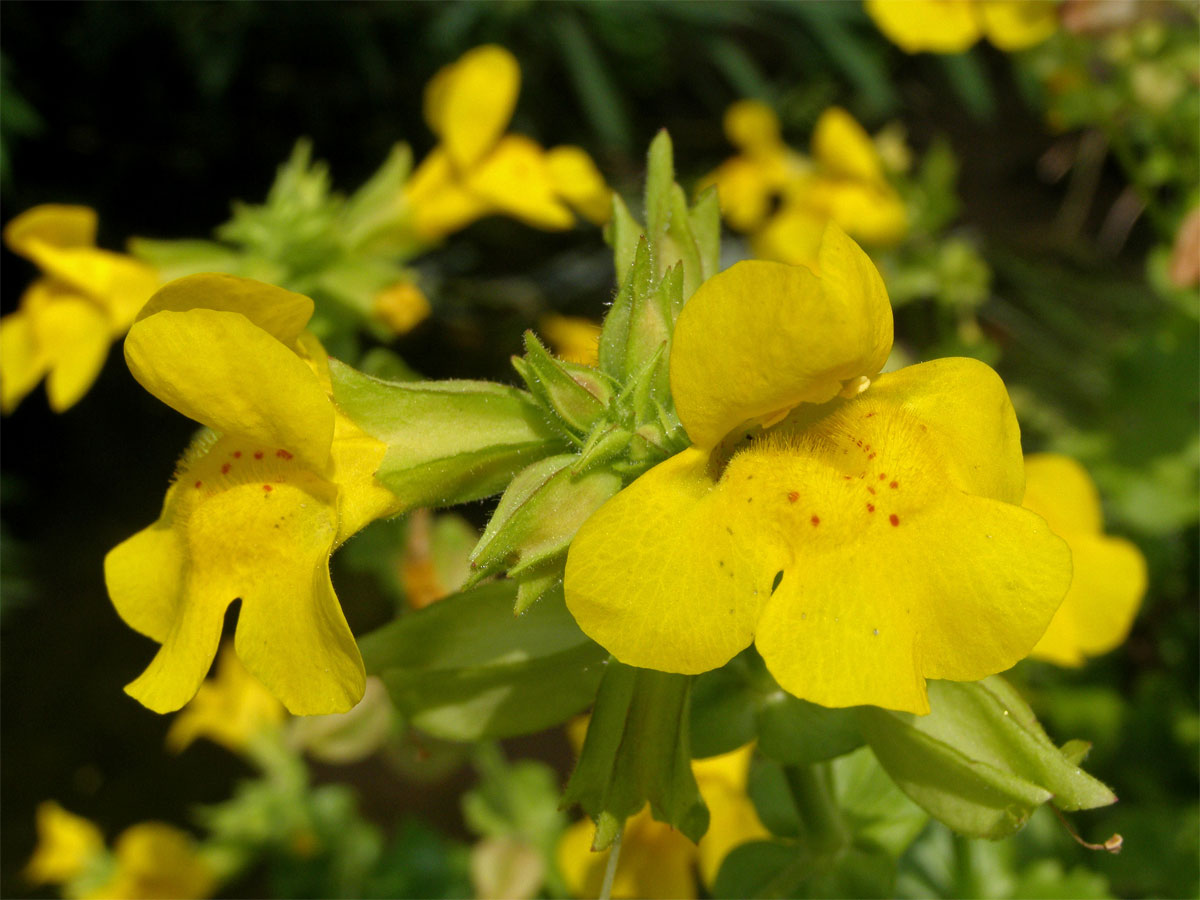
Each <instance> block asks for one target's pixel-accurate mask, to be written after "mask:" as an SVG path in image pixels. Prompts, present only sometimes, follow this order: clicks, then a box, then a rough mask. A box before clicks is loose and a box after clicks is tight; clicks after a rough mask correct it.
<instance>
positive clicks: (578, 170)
mask: <svg viewBox="0 0 1200 900" xmlns="http://www.w3.org/2000/svg"><path fill="white" fill-rule="evenodd" d="M546 166H547V168H548V169H549V170H550V180H551V181H552V182H553V183H554V190H555V191H556V192H557V193H558V195H559V196H560V197H562V198H563V199H564V200H566V201H567V202H568V203H570V204H571V206H573V207H575V209H577V210H579V212H580V214H581V215H583V216H584V217H585V218H586V219H588V221H590V222H592V223H594V224H596V225H603V224H604V223H605V222H607V221H608V218H609V216H611V215H612V189H611V188H610V187H609V186H608V184H607V183H606V182H605V181H604V176H603V175H601V174H600V170H599V169H597V168H596V164H595V162H593V161H592V158H591V157H590V156H589V155H588V154H587V152H586V151H585V150H583V148H581V147H570V146H565V147H552V148H551V149H550V150H549V151H547V152H546Z"/></svg>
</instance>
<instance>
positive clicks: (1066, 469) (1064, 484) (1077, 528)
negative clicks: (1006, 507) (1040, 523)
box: [1022, 453, 1104, 535]
mask: <svg viewBox="0 0 1200 900" xmlns="http://www.w3.org/2000/svg"><path fill="white" fill-rule="evenodd" d="M1022 505H1023V506H1024V507H1025V508H1026V509H1032V510H1033V511H1034V512H1035V513H1037V514H1038V515H1039V516H1041V517H1042V518H1043V519H1045V520H1046V522H1047V523H1048V524H1049V525H1050V527H1051V529H1053V530H1054V533H1055V534H1060V535H1068V534H1100V533H1101V531H1102V530H1103V528H1104V521H1103V513H1102V512H1101V509H1100V494H1099V493H1098V492H1097V490H1096V485H1095V483H1094V482H1093V481H1092V478H1091V476H1090V475H1088V473H1087V470H1086V469H1085V468H1084V467H1083V466H1081V465H1080V464H1079V463H1077V462H1076V461H1075V460H1073V459H1071V458H1070V457H1069V456H1060V455H1059V454H1057V453H1031V454H1029V456H1027V457H1025V496H1024V499H1023V500H1022Z"/></svg>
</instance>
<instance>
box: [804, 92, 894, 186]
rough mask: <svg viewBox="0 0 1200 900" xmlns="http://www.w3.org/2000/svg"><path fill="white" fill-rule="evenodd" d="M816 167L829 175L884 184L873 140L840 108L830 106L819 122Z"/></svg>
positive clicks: (814, 145)
mask: <svg viewBox="0 0 1200 900" xmlns="http://www.w3.org/2000/svg"><path fill="white" fill-rule="evenodd" d="M812 151H813V156H814V158H815V159H816V161H817V165H818V166H820V167H821V169H822V170H823V171H824V172H826V173H827V174H829V175H832V176H834V177H837V178H851V179H858V180H861V181H882V180H883V163H882V162H881V160H880V159H879V153H878V151H876V149H875V145H874V144H873V143H872V142H871V136H870V135H868V134H867V132H866V131H865V130H863V127H862V126H861V125H859V124H858V122H857V121H855V119H854V117H853V116H851V115H850V113H848V112H846V111H845V110H844V109H842V108H841V107H837V106H831V107H830V108H829V109H827V110H825V111H824V112H823V113H821V117H820V118H819V119H817V125H816V128H815V129H814V130H813V138H812Z"/></svg>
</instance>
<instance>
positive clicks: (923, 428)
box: [921, 425, 929, 431]
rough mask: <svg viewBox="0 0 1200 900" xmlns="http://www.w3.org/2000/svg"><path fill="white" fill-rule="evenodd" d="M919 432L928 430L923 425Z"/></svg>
mask: <svg viewBox="0 0 1200 900" xmlns="http://www.w3.org/2000/svg"><path fill="white" fill-rule="evenodd" d="M921 430H922V431H928V430H929V429H928V428H926V427H925V426H924V425H922V426H921Z"/></svg>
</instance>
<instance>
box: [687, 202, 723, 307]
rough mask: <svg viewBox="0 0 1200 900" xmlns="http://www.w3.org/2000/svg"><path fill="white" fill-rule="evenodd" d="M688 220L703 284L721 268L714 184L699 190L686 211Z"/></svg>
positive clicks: (718, 206)
mask: <svg viewBox="0 0 1200 900" xmlns="http://www.w3.org/2000/svg"><path fill="white" fill-rule="evenodd" d="M688 222H689V224H690V225H691V227H692V235H693V236H694V237H695V239H696V249H697V251H698V252H699V254H700V282H701V284H703V283H704V282H705V281H707V280H708V279H710V278H712V277H713V276H714V275H716V274H717V272H718V270H719V269H720V268H721V206H720V203H719V201H718V198H717V186H716V185H715V184H714V185H710V186H709V187H706V188H705V189H704V190H703V191H701V192H700V195H699V196H698V197H697V198H696V202H695V203H693V204H692V209H691V212H689V213H688ZM688 296H689V297H690V296H691V294H688Z"/></svg>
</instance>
